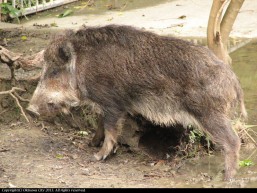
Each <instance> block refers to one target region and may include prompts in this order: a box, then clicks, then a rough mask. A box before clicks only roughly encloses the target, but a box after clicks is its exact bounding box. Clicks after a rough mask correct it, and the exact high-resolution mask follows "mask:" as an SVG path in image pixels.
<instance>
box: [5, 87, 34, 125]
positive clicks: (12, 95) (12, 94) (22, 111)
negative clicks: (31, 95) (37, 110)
mask: <svg viewBox="0 0 257 193" xmlns="http://www.w3.org/2000/svg"><path fill="white" fill-rule="evenodd" d="M16 90H18V91H22V92H25V90H23V89H21V88H18V87H12V89H11V90H7V91H1V92H0V95H3V94H9V95H11V97H13V98H14V99H15V101H16V103H17V105H18V106H19V108H20V110H21V113H22V115H23V116H24V118H25V119H26V121H27V122H28V123H29V122H30V121H29V119H28V117H27V116H26V114H25V112H24V110H23V108H22V106H21V104H20V102H19V99H18V98H17V97H16V96H17V95H18V94H17V93H16V92H15V91H16ZM15 95H16V96H15Z"/></svg>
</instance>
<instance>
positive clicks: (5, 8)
mask: <svg viewBox="0 0 257 193" xmlns="http://www.w3.org/2000/svg"><path fill="white" fill-rule="evenodd" d="M1 8H2V14H3V15H7V16H9V17H12V18H16V19H17V21H18V23H20V20H19V15H20V14H21V11H20V10H18V9H17V8H15V7H13V6H12V5H10V4H9V3H2V4H1Z"/></svg>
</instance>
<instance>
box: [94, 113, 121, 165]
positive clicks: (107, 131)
mask: <svg viewBox="0 0 257 193" xmlns="http://www.w3.org/2000/svg"><path fill="white" fill-rule="evenodd" d="M119 117H120V116H119ZM120 120H123V118H116V116H111V115H107V116H105V117H104V135H105V138H104V143H103V146H102V148H101V150H100V151H99V152H98V153H97V154H95V155H94V156H95V158H96V159H97V160H104V159H105V158H106V157H107V156H108V155H109V154H110V153H112V151H116V145H117V138H118V123H119V122H120Z"/></svg>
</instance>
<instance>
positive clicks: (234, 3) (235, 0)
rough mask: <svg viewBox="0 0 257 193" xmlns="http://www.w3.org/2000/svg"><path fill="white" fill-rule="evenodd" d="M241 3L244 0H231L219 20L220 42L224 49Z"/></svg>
mask: <svg viewBox="0 0 257 193" xmlns="http://www.w3.org/2000/svg"><path fill="white" fill-rule="evenodd" d="M243 3H244V0H231V1H230V3H229V5H228V8H227V10H226V13H225V15H224V17H223V19H222V21H221V24H220V25H221V27H220V31H221V34H222V42H223V44H224V46H225V48H226V49H227V45H228V39H229V34H230V32H231V30H232V26H233V24H234V23H235V20H236V17H237V15H238V13H239V10H240V8H241V7H242V5H243Z"/></svg>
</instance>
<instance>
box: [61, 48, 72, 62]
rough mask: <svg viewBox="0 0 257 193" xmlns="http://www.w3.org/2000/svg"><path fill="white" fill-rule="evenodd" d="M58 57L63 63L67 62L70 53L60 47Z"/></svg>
mask: <svg viewBox="0 0 257 193" xmlns="http://www.w3.org/2000/svg"><path fill="white" fill-rule="evenodd" d="M59 56H60V58H61V59H63V60H64V61H65V62H67V61H68V60H69V58H70V56H71V54H70V52H69V50H68V49H66V48H65V47H60V48H59Z"/></svg>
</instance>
